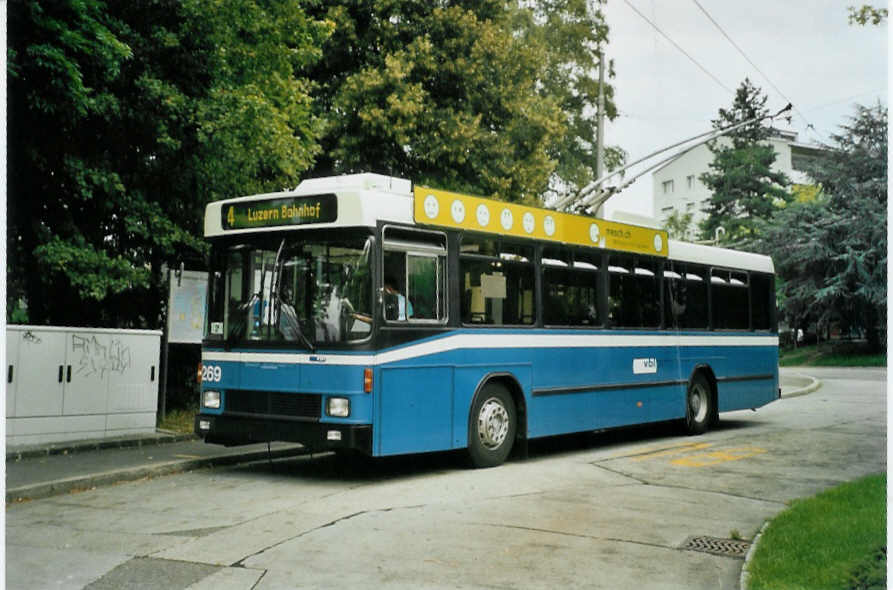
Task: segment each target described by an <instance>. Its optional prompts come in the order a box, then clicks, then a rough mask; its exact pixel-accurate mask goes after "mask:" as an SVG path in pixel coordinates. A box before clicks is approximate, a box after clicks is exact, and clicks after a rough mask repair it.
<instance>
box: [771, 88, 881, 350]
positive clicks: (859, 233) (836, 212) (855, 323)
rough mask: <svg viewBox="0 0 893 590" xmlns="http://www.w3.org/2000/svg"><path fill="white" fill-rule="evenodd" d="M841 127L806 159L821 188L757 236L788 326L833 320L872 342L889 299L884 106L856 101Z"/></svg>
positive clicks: (873, 345)
mask: <svg viewBox="0 0 893 590" xmlns="http://www.w3.org/2000/svg"><path fill="white" fill-rule="evenodd" d="M841 129H842V133H841V134H839V135H834V136H832V139H833V141H834V145H833V146H829V147H828V148H827V150H826V151H825V152H824V154H823V155H822V157H820V158H819V159H818V160H817V161H816V162H814V163H813V164H812V166H811V167H810V171H809V173H810V176H811V177H812V178H813V179H814V180H815V181H816V183H818V184H819V185H820V186H821V187H822V193H821V195H820V196H819V197H818V198H817V199H816V200H814V201H808V202H802V203H801V202H797V203H792V204H790V205H789V206H788V207H786V208H785V209H782V210H779V211H778V212H776V214H775V216H774V217H773V219H772V220H771V223H766V224H764V227H763V228H762V229H761V232H760V233H761V237H760V242H759V243H760V247H761V249H762V250H764V251H765V252H767V253H770V254H772V256H773V258H774V260H775V263H776V269H777V272H778V274H779V276H780V277H781V279H783V282H782V284H781V289H780V295H781V296H782V298H783V307H782V311H783V313H784V314H785V317H786V319H787V320H788V322H789V323H791V325H792V326H798V325H804V324H805V323H806V322H807V321H817V322H819V323H821V324H823V325H829V324H830V323H831V322H836V323H838V325H839V326H840V327H841V329H842V331H844V332H850V331H855V332H857V333H861V334H864V335H865V337H866V338H867V340H868V342H869V345H870V347H871V348H872V349H873V350H878V349H879V348H880V346H881V340H880V334H879V330H878V329H879V326H880V325H881V324H883V322H884V320H885V317H886V305H887V275H886V269H887V224H886V220H887V213H886V212H887V109H886V107H883V106H880V105H878V106H875V107H871V108H866V107H862V106H859V107H857V113H856V116H855V117H853V118H852V120H851V123H850V124H849V125H844V126H842V128H841Z"/></svg>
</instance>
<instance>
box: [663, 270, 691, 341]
mask: <svg viewBox="0 0 893 590" xmlns="http://www.w3.org/2000/svg"><path fill="white" fill-rule="evenodd" d="M681 270H682V269H681V267H680V265H674V266H673V267H672V268H670V266H669V265H668V266H667V268H665V269H664V327H666V328H674V327H680V326H681V320H682V316H683V315H684V314H685V307H686V301H685V281H684V280H683V275H682V274H680V272H679V271H681ZM682 272H684V271H682Z"/></svg>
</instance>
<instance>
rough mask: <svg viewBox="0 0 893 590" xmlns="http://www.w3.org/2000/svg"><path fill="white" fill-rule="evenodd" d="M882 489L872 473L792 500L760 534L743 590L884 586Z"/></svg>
mask: <svg viewBox="0 0 893 590" xmlns="http://www.w3.org/2000/svg"><path fill="white" fill-rule="evenodd" d="M886 489H887V476H886V474H881V475H872V476H869V477H865V478H863V479H860V480H857V481H854V482H849V483H845V484H842V485H840V486H837V487H835V488H831V489H830V490H826V491H824V492H822V493H821V494H818V495H817V496H815V497H812V498H807V499H802V500H795V501H794V502H793V503H792V504H791V507H790V508H789V509H788V510H786V511H784V512H782V513H781V514H779V515H778V516H777V517H776V518H775V519H773V520H772V522H771V523H770V524H769V527H768V528H767V529H766V531H765V532H764V533H763V536H762V537H761V539H760V543H759V545H758V546H757V550H756V552H755V554H754V556H753V559H752V560H751V562H750V564H749V567H748V569H749V571H750V582H749V584H748V590H769V589H772V590H801V589H802V590H824V589H828V590H850V589H856V588H874V587H879V588H884V587H885V584H886V580H885V579H882V580H881V582H880V586H876V583H877V581H876V580H877V576H878V575H880V576H885V574H886V524H885V523H886ZM866 584H867V585H866Z"/></svg>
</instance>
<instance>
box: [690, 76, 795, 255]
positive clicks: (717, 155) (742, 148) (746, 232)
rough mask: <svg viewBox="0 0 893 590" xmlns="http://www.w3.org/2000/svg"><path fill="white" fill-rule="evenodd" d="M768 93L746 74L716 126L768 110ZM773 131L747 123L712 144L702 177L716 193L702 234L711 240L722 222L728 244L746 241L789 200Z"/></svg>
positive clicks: (727, 125) (749, 117)
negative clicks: (771, 139)
mask: <svg viewBox="0 0 893 590" xmlns="http://www.w3.org/2000/svg"><path fill="white" fill-rule="evenodd" d="M766 102H767V97H766V96H765V95H764V94H763V93H762V91H761V90H760V89H759V88H757V87H756V86H754V85H753V84H752V83H751V81H750V80H749V79H745V80H744V82H742V83H741V86H739V87H738V90H737V91H736V92H735V99H734V101H733V102H732V105H731V108H728V109H725V108H721V109H719V117H717V118H716V119H714V120H713V126H714V128H716V129H722V128H725V127H729V126H731V125H735V124H737V123H743V122H744V121H747V120H749V119H753V118H756V117H765V116H766V115H768V114H769V109H768V108H767V107H766ZM771 133H772V130H771V129H770V128H769V127H767V126H765V124H764V123H763V122H762V121H757V122H755V123H753V124H751V125H746V126H744V127H742V128H740V129H738V130H736V131H734V132H732V133H730V134H728V135H726V136H723V137H721V138H719V139H717V140H715V141H713V142H711V143H710V144H708V145H709V147H710V151H711V152H712V153H713V162H711V163H710V170H709V171H708V172H705V173H704V174H702V175H701V181H702V182H703V183H704V184H705V185H706V186H707V187H708V188H709V189H710V190H711V192H712V196H711V197H710V200H709V201H708V203H707V205H706V207H705V208H704V211H705V212H706V213H707V217H706V218H705V219H704V220H703V221H702V222H701V234H702V237H703V238H704V239H713V237H714V232H715V231H716V229H717V228H718V227H723V228H724V229H725V236H724V237H723V238H722V241H723V242H725V243H736V244H740V243H742V242H747V241H749V240H751V239H753V238H754V236H755V227H756V224H757V220H759V219H768V218H770V217H771V216H772V214H773V213H774V212H775V210H776V209H777V208H778V206H779V205H783V204H784V203H786V202H787V201H789V200H790V199H791V197H790V194H789V192H788V190H787V187H788V186H789V185H790V183H791V182H790V180H789V179H788V177H787V176H786V175H785V174H784V173H783V172H779V171H777V170H774V169H773V168H772V165H773V164H774V163H775V158H776V156H777V154H776V153H775V150H774V149H773V147H772V145H771V144H769V143H768V142H767V140H768V139H769V137H770V135H771Z"/></svg>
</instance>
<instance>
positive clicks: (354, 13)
mask: <svg viewBox="0 0 893 590" xmlns="http://www.w3.org/2000/svg"><path fill="white" fill-rule="evenodd" d="M589 4H590V3H588V2H586V1H585V0H550V1H548V2H538V3H523V6H522V5H521V4H518V3H514V2H508V3H507V2H500V1H497V0H476V1H474V2H468V1H454V2H422V1H419V0H385V1H382V0H374V1H373V0H360V1H357V0H336V1H333V2H326V3H318V4H316V5H315V6H314V8H313V9H311V14H313V15H314V16H315V17H316V18H319V19H322V18H325V19H329V20H332V21H333V22H335V23H336V28H335V32H334V34H333V35H332V37H331V38H330V39H329V41H328V43H326V45H325V46H324V48H323V58H322V60H320V62H319V64H318V65H317V67H316V68H314V69H313V70H312V77H313V78H314V79H315V80H317V81H318V83H319V86H318V87H317V90H316V91H315V92H314V98H315V101H316V107H317V109H318V112H319V113H320V117H321V118H322V119H324V120H325V121H326V131H325V134H324V136H323V138H322V152H321V154H320V157H319V158H318V160H317V165H316V167H315V169H314V173H315V174H317V175H324V174H330V173H347V172H358V171H374V172H382V173H387V174H394V175H399V176H403V177H407V178H412V179H413V180H415V181H417V182H422V183H431V184H435V185H437V186H443V187H448V188H451V189H454V190H465V191H469V192H474V193H478V194H485V195H497V196H500V197H502V198H505V199H508V200H519V201H526V202H536V201H537V200H538V198H539V197H540V196H541V195H542V194H543V193H544V192H545V191H546V190H547V188H548V186H549V183H550V180H551V181H553V182H554V181H555V179H556V178H558V179H560V181H561V182H563V183H564V184H566V185H569V186H579V185H581V184H585V182H587V181H588V180H589V179H591V176H592V169H593V168H594V166H595V158H594V156H593V151H594V140H593V133H594V124H593V114H592V113H591V112H590V111H589V110H588V109H589V108H591V107H592V105H594V104H595V97H596V96H597V92H598V88H597V87H598V83H597V81H595V80H594V78H593V76H595V75H596V74H597V71H596V70H595V69H594V67H595V64H596V63H597V61H598V45H599V43H603V42H604V41H605V39H606V37H607V27H606V26H605V24H604V19H603V16H602V15H601V13H600V12H598V11H591V10H590V9H589ZM610 99H611V93H610V90H608V100H607V104H608V109H607V110H608V114H609V115H612V116H613V115H616V110H615V109H614V106H613V103H612V102H611V100H610Z"/></svg>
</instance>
